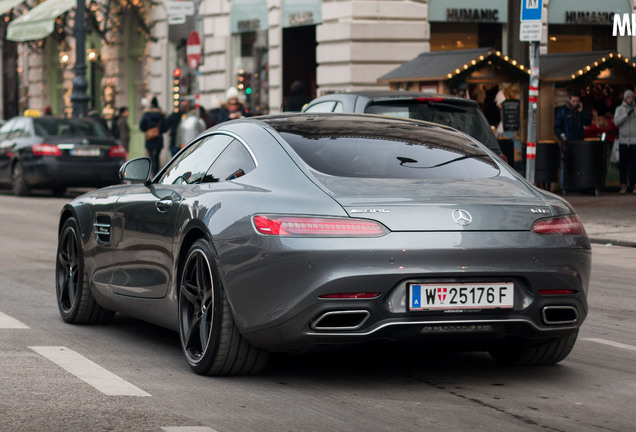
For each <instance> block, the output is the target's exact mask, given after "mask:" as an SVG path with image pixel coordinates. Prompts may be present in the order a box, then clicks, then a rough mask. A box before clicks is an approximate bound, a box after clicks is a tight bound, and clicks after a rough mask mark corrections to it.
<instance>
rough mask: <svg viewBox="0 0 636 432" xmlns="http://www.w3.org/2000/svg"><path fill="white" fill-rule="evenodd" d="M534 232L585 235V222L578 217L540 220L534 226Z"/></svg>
mask: <svg viewBox="0 0 636 432" xmlns="http://www.w3.org/2000/svg"><path fill="white" fill-rule="evenodd" d="M532 231H533V232H535V233H537V234H548V235H549V234H554V235H585V228H583V222H581V219H579V217H578V216H576V215H570V216H563V217H555V218H550V219H540V220H538V221H536V222H535V223H534V225H532Z"/></svg>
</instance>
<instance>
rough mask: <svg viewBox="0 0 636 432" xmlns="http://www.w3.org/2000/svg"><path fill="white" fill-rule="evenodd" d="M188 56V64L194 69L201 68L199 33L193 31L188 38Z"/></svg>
mask: <svg viewBox="0 0 636 432" xmlns="http://www.w3.org/2000/svg"><path fill="white" fill-rule="evenodd" d="M186 56H187V58H188V64H189V65H190V67H191V68H192V69H196V68H198V67H199V64H200V63H201V39H200V38H199V33H197V32H196V31H193V32H191V33H190V36H188V42H187V43H186Z"/></svg>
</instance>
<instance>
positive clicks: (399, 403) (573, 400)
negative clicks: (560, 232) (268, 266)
mask: <svg viewBox="0 0 636 432" xmlns="http://www.w3.org/2000/svg"><path fill="white" fill-rule="evenodd" d="M67 199H68V198H67ZM64 202H65V199H58V198H52V197H50V196H40V197H33V198H16V197H13V196H11V195H10V194H9V193H8V191H2V190H0V245H1V251H0V383H1V385H0V431H86V430H91V431H102V430H103V431H162V430H163V431H169V432H213V431H218V432H233V431H277V432H278V431H330V432H333V431H394V430H395V431H397V430H399V431H471V432H476V431H506V432H515V431H538V430H541V431H554V432H558V431H576V432H581V431H616V432H619V431H620V432H625V431H635V430H636V410H635V409H634V407H636V367H635V365H636V320H635V317H636V286H635V283H634V281H635V280H636V248H623V247H607V246H602V245H594V246H593V254H594V259H593V261H594V264H593V273H592V283H591V293H590V299H589V301H590V305H591V312H590V315H589V316H588V319H587V321H586V322H585V324H584V325H583V328H582V330H581V333H580V335H579V341H578V342H577V345H576V346H575V348H574V350H573V352H572V353H571V354H570V356H569V357H568V358H567V359H566V360H565V361H563V362H562V363H561V364H559V365H556V366H551V367H530V368H516V367H500V366H497V365H495V364H494V363H493V362H492V361H491V360H490V358H489V357H488V356H487V355H485V354H479V353H437V352H413V351H410V352H390V353H380V352H375V353H371V354H370V353H356V354H347V355H344V354H342V355H321V356H285V355H277V356H273V357H272V358H271V360H270V363H269V365H268V367H267V368H266V370H265V371H264V372H263V373H262V374H260V375H258V376H254V377H238V378H237V377H234V378H206V377H201V376H197V375H195V374H194V373H192V372H191V371H190V369H189V367H188V366H187V364H186V362H185V360H183V358H182V355H181V351H180V348H179V341H178V335H177V334H176V333H173V332H170V331H167V330H164V329H161V328H159V327H155V326H152V325H149V324H145V323H142V322H139V321H135V320H133V319H130V318H126V317H123V316H119V315H118V316H117V317H116V319H115V321H114V322H113V323H112V324H110V325H106V326H72V325H68V324H65V323H64V322H63V321H62V320H61V319H60V318H59V315H58V311H57V306H56V302H55V282H54V266H55V250H56V242H57V239H56V225H57V216H58V213H59V210H60V208H61V206H62V205H63V203H64ZM71 371H72V372H71Z"/></svg>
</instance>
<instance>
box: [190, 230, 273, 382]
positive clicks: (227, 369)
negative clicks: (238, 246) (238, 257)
mask: <svg viewBox="0 0 636 432" xmlns="http://www.w3.org/2000/svg"><path fill="white" fill-rule="evenodd" d="M179 336H180V340H181V348H182V350H183V353H184V355H185V358H186V360H187V362H188V364H189V365H190V367H191V368H192V370H194V372H196V373H198V374H201V375H248V374H255V373H258V372H260V371H261V370H262V369H263V367H264V366H265V363H266V362H267V358H268V356H269V353H268V352H267V351H265V350H262V349H260V348H257V347H255V346H253V345H252V344H250V343H249V342H247V341H246V340H245V339H244V338H243V336H242V335H241V334H240V332H239V330H238V328H237V327H236V324H235V322H234V317H233V316H232V311H231V309H230V305H229V303H228V301H227V297H226V296H225V291H224V289H223V285H222V284H221V281H220V278H219V273H218V271H217V268H216V266H215V265H214V254H213V253H212V249H211V247H210V244H209V242H207V241H205V240H202V239H200V240H197V241H196V242H195V243H194V244H193V245H192V247H191V248H190V250H189V251H188V254H187V258H186V260H185V265H184V266H183V272H182V273H181V277H180V281H179Z"/></svg>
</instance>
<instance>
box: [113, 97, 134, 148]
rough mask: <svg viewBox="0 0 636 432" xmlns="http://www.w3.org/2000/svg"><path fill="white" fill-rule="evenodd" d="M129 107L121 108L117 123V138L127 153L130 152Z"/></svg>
mask: <svg viewBox="0 0 636 432" xmlns="http://www.w3.org/2000/svg"><path fill="white" fill-rule="evenodd" d="M128 113H129V111H128V107H121V108H119V114H118V116H117V120H116V122H115V127H116V128H117V132H116V133H117V136H116V138H118V139H119V141H121V145H123V146H124V148H125V149H126V152H127V153H128V152H130V126H128Z"/></svg>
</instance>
